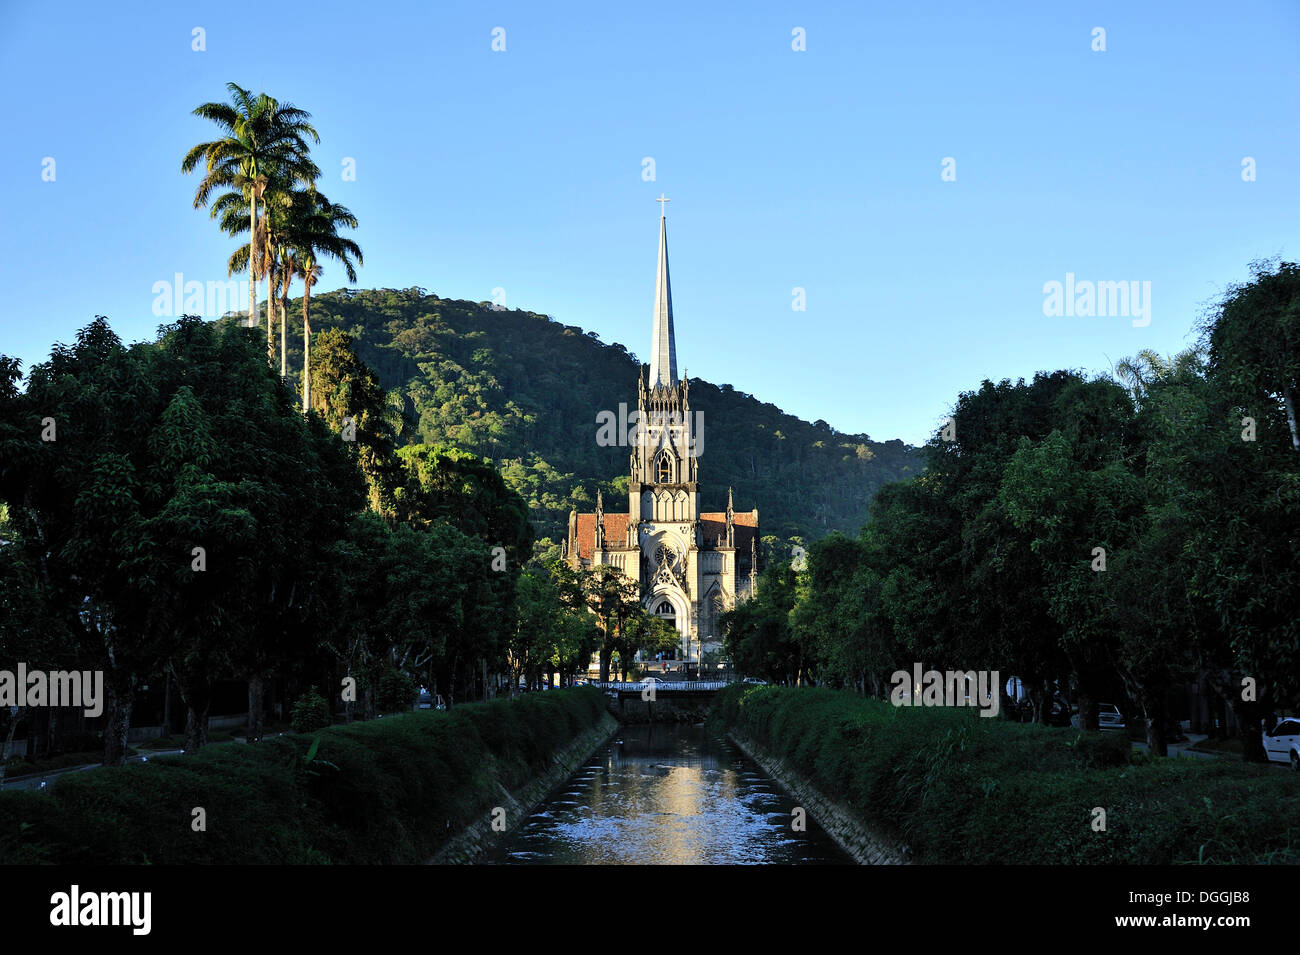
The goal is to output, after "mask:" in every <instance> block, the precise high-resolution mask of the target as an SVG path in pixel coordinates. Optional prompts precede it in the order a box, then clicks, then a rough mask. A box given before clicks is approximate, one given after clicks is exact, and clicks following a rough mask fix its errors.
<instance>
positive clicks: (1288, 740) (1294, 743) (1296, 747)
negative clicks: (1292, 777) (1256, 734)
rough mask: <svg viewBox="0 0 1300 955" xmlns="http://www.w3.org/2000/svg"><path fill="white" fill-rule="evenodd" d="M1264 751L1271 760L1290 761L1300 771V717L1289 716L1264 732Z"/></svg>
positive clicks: (1275, 761)
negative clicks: (1270, 730) (1268, 731)
mask: <svg viewBox="0 0 1300 955" xmlns="http://www.w3.org/2000/svg"><path fill="white" fill-rule="evenodd" d="M1264 752H1265V753H1267V754H1268V758H1269V761H1270V762H1273V763H1290V764H1291V768H1292V769H1294V770H1296V771H1300V719H1298V718H1296V717H1294V716H1288V717H1286V718H1285V719H1283V720H1282V721H1280V722H1279V723H1278V724H1277V726H1274V727H1273V730H1272V732H1270V733H1265V734H1264Z"/></svg>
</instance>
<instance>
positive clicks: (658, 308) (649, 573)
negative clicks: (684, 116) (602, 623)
mask: <svg viewBox="0 0 1300 955" xmlns="http://www.w3.org/2000/svg"><path fill="white" fill-rule="evenodd" d="M659 201H660V210H661V211H660V214H659V268H658V274H657V277H656V279H655V304H654V336H653V340H652V342H651V352H650V380H649V381H648V382H647V381H646V378H645V372H644V371H642V373H641V377H640V381H639V382H638V387H637V413H636V418H635V421H636V429H635V432H633V434H632V437H631V438H630V439H629V440H628V443H629V444H631V445H632V446H633V452H632V455H631V462H630V466H631V479H630V481H629V483H628V502H627V509H626V511H622V510H621V505H619V507H620V510H610V511H606V510H605V502H604V500H603V499H602V498H601V496H600V495H599V494H597V496H596V511H595V513H594V514H579V513H578V512H577V511H572V512H570V514H569V532H568V539H567V541H566V544H565V549H564V554H565V556H566V558H567V559H568V561H569V563H570V564H571V565H572V566H573V567H582V568H590V567H596V566H600V565H602V564H608V565H611V566H613V567H617V568H618V569H619V570H620V571H622V573H623V574H625V575H626V576H628V577H630V578H632V579H633V580H636V581H638V582H639V583H640V585H641V599H642V602H643V604H644V605H645V608H646V610H648V611H649V612H651V613H653V614H655V615H656V616H658V617H661V618H663V619H664V620H667V621H669V622H670V623H672V624H673V625H674V626H675V627H676V628H677V632H678V634H679V635H680V639H681V642H680V646H679V649H678V659H681V660H694V661H698V660H701V659H702V657H703V655H704V653H708V652H709V651H715V650H719V649H721V640H722V635H721V633H720V632H719V627H718V615H719V614H721V613H722V611H724V610H728V609H730V608H732V607H734V606H735V605H736V602H737V601H742V600H745V599H746V598H748V597H749V596H750V595H752V594H753V593H754V591H755V588H756V586H757V579H758V509H757V508H755V509H754V510H752V511H744V512H737V511H736V510H735V508H734V507H733V502H732V492H731V491H730V490H728V491H727V509H726V510H725V511H701V510H700V483H699V482H700V475H699V467H700V461H699V458H700V455H701V453H702V452H703V448H704V444H703V442H704V430H703V424H704V423H703V421H702V420H701V418H702V416H701V414H700V413H699V412H696V414H695V417H694V418H692V416H691V401H690V382H689V381H688V380H686V379H684V378H683V379H678V377H677V346H676V343H675V342H674V339H673V298H672V288H671V286H670V284H669V279H668V224H667V219H666V217H665V215H664V212H663V211H662V210H663V205H662V203H663V202H666V201H668V200H666V199H660V200H659ZM598 420H599V419H598Z"/></svg>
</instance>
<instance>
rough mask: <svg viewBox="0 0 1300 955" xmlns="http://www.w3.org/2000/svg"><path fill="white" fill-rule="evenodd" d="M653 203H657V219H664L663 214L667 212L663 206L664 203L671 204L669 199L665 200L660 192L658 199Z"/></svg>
mask: <svg viewBox="0 0 1300 955" xmlns="http://www.w3.org/2000/svg"><path fill="white" fill-rule="evenodd" d="M655 202H657V203H659V218H660V219H663V218H666V215H665V213H666V212H667V209H668V207H667V206H665V205H664V203H665V202H672V200H671V199H669V198H667V197H666V196H665V195H664V194H663V193H662V192H661V193H659V198H658V199H656V200H655Z"/></svg>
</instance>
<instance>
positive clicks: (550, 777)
mask: <svg viewBox="0 0 1300 955" xmlns="http://www.w3.org/2000/svg"><path fill="white" fill-rule="evenodd" d="M617 729H618V721H617V720H615V719H614V717H613V716H611V715H609V714H606V715H605V716H603V717H602V718H601V720H600V722H599V723H597V724H596V725H595V726H593V727H592V728H591V729H589V730H587V731H586V732H585V733H582V734H581V735H579V736H578V737H577V738H576V739H574V740H573V742H571V743H570V744H569V745H568V746H565V747H564V748H563V749H561V750H559V751H558V752H557V753H555V755H554V756H553V757H552V759H551V768H550V769H548V770H547V771H546V772H545V773H542V774H541V775H540V776H536V777H534V778H533V779H532V781H530V782H529V783H528V784H527V785H526V786H524V787H523V788H522V789H518V790H516V791H515V792H510V791H509V790H508V789H506V788H505V786H503V785H501V783H499V782H498V783H497V792H498V794H499V796H500V799H499V801H498V802H497V803H496V805H497V806H500V807H501V808H502V809H504V810H505V811H506V815H505V822H506V828H505V830H504V831H502V832H497V831H494V830H493V828H492V817H491V814H490V813H485V814H484V816H483V818H482V820H480V821H479V822H476V823H474V824H473V825H472V826H468V827H466V828H465V829H463V830H462V831H460V832H459V833H457V834H456V835H454V836H452V838H451V839H449V840H448V841H447V844H446V845H444V846H443V847H442V848H441V849H440V850H439V851H438V853H437V855H435V856H434V857H433V858H432V859H430V860H429V862H428V863H427V864H428V865H463V864H466V863H473V862H476V861H478V860H479V859H480V858H481V857H482V856H483V855H484V853H487V852H490V851H491V850H492V849H495V848H496V847H497V846H498V845H500V844H501V843H502V842H503V841H505V840H506V839H508V838H509V837H510V835H511V833H513V832H514V831H515V830H516V829H517V828H519V826H520V825H522V824H523V822H524V820H525V819H527V818H528V817H529V815H530V814H531V813H532V811H533V810H534V809H536V808H537V807H538V806H539V805H540V804H541V803H542V802H543V801H544V800H545V799H546V797H547V796H548V795H550V793H551V791H552V790H553V789H555V787H556V786H558V785H560V783H562V782H564V781H565V780H566V779H568V778H569V776H571V775H572V774H573V772H574V771H575V770H576V769H578V767H580V766H581V765H582V764H583V763H584V762H586V760H587V758H588V757H589V756H590V755H591V754H592V753H593V752H595V751H596V749H597V748H598V747H600V745H601V744H602V743H604V742H605V741H606V740H608V739H609V738H610V737H611V736H612V735H614V731H615V730H617Z"/></svg>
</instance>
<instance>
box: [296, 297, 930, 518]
mask: <svg viewBox="0 0 1300 955" xmlns="http://www.w3.org/2000/svg"><path fill="white" fill-rule="evenodd" d="M311 312H312V332H313V334H314V333H316V332H319V331H322V330H324V329H326V328H339V329H342V330H344V331H346V332H348V333H350V334H351V335H353V336H354V337H355V339H356V341H357V350H358V353H359V354H360V356H361V357H362V358H363V359H364V360H365V361H366V362H367V363H368V364H369V365H370V366H371V367H372V368H374V369H375V370H376V371H377V372H378V373H379V376H380V379H381V381H382V383H383V385H384V387H385V388H387V389H389V390H391V391H395V392H398V393H400V394H401V395H402V396H403V398H404V399H405V410H406V414H407V416H408V418H409V419H410V421H411V422H412V424H413V430H414V433H410V434H408V435H407V436H406V437H407V438H408V439H409V440H419V441H424V442H429V443H442V442H445V443H449V444H453V445H455V446H457V447H460V448H464V449H466V450H469V451H473V452H475V453H476V454H479V455H481V456H483V457H486V458H489V459H491V460H492V461H493V462H494V463H495V464H496V465H497V467H499V468H500V469H501V470H502V472H503V474H504V475H505V479H506V481H507V482H508V483H509V484H510V485H511V486H512V487H514V488H515V489H516V490H518V491H519V492H520V493H521V494H522V495H523V496H524V498H525V499H526V500H527V501H528V502H529V505H530V508H531V511H532V518H533V521H534V523H535V524H536V525H537V532H538V536H539V537H547V536H549V537H551V538H553V539H555V540H559V539H560V538H562V536H563V534H564V529H565V526H566V522H567V519H568V511H569V509H570V508H571V507H577V508H578V509H579V510H583V509H587V510H590V509H591V508H592V507H593V505H594V502H595V498H596V490H597V488H599V489H601V490H602V491H603V492H604V494H605V502H606V507H607V508H609V509H611V510H618V509H621V508H623V507H626V500H627V499H626V492H627V473H628V459H629V455H630V448H628V447H617V446H616V447H601V446H599V445H598V444H597V441H596V434H597V424H596V416H597V414H598V413H599V412H600V411H602V410H608V411H612V412H613V413H614V414H615V415H617V414H618V413H619V404H620V402H622V403H626V404H627V405H628V406H629V408H628V413H631V412H633V411H635V410H636V382H637V375H638V373H639V370H640V369H639V366H638V363H637V360H636V357H635V355H634V354H632V353H630V352H629V351H628V350H627V349H626V348H625V347H624V346H623V345H620V344H617V343H616V344H605V343H603V342H601V341H600V339H599V338H598V336H597V333H596V332H584V331H583V330H582V329H581V328H577V327H575V326H572V325H564V324H561V323H559V322H556V321H552V320H551V319H550V318H548V317H547V316H545V315H538V314H535V313H533V312H525V311H519V310H504V309H495V308H493V307H492V306H491V305H490V304H487V303H480V304H476V303H473V302H467V301H457V300H448V299H440V298H438V297H437V296H436V295H430V294H426V293H425V291H424V290H423V289H419V288H412V289H405V290H392V289H377V290H365V291H354V290H349V289H345V290H342V291H339V292H331V293H326V294H322V295H314V296H312V300H311ZM301 313H302V309H301V305H300V304H298V305H294V304H292V303H291V304H290V306H289V321H290V326H289V342H290V343H291V345H293V344H296V345H297V348H296V349H295V351H294V352H291V356H290V367H291V368H295V367H296V368H299V369H300V368H301V367H302V366H301V352H300V349H301V341H302V326H301V321H302V320H301ZM647 334H648V332H647ZM700 364H705V362H700ZM690 395H691V407H692V411H699V412H702V413H703V423H704V442H703V451H702V455H701V458H700V478H701V483H702V487H701V492H702V498H703V499H702V506H703V508H704V509H706V510H723V509H725V508H726V504H727V487H728V486H729V485H730V486H733V487H734V488H735V506H736V509H737V510H749V509H750V508H753V507H757V508H758V509H759V517H760V520H761V522H762V529H763V535H764V536H765V537H767V536H775V537H778V538H782V539H785V538H789V537H794V536H798V537H802V538H804V539H805V540H807V541H811V540H815V539H817V538H819V537H822V536H824V535H825V534H827V533H829V532H830V531H832V530H841V531H845V532H847V533H856V532H857V530H858V528H859V527H861V526H862V524H863V523H864V522H865V521H866V518H867V505H868V503H869V502H870V500H871V497H872V495H873V494H874V493H875V491H876V489H877V488H878V487H880V486H881V485H882V484H885V483H888V482H890V481H894V480H898V479H900V478H903V477H907V476H908V475H910V474H911V473H912V469H913V468H915V467H917V465H916V463H915V462H916V458H915V457H914V456H913V452H912V449H911V448H910V447H908V446H907V445H905V444H904V443H903V442H902V441H898V440H894V441H886V442H884V443H881V442H876V441H871V440H870V439H868V437H867V436H866V435H863V434H842V433H839V432H837V431H835V430H833V429H832V428H831V427H830V425H829V424H827V423H826V422H825V421H817V422H816V423H814V424H809V423H808V422H806V421H802V420H800V419H798V418H795V417H793V416H791V415H788V414H785V413H784V412H782V411H781V409H780V408H777V407H776V406H775V405H772V404H768V403H765V402H762V401H760V400H758V399H757V398H755V397H753V396H752V395H748V394H745V393H744V392H740V391H736V390H735V389H733V388H732V387H731V386H730V385H725V384H724V385H721V386H719V385H714V384H710V383H709V382H706V381H703V380H700V379H692V380H691V390H690Z"/></svg>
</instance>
